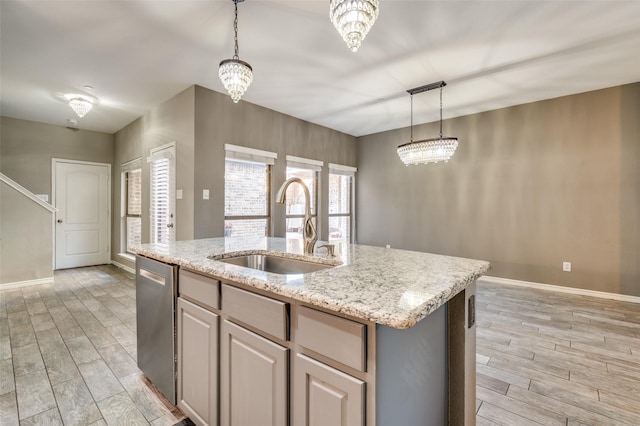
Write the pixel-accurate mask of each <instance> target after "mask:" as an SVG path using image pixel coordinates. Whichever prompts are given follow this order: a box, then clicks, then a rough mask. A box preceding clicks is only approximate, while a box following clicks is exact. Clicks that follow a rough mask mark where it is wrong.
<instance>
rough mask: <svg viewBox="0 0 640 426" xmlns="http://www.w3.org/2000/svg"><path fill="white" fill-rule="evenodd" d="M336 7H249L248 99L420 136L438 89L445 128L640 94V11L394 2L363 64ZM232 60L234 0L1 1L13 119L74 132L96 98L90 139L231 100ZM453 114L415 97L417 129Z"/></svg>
mask: <svg viewBox="0 0 640 426" xmlns="http://www.w3.org/2000/svg"><path fill="white" fill-rule="evenodd" d="M328 3H329V2H328V0H322V1H307V0H292V1H284V0H246V1H244V2H243V3H240V4H239V42H240V58H241V59H243V60H245V61H247V62H248V63H250V64H251V66H252V67H253V70H254V81H253V83H252V85H251V87H249V90H248V91H247V93H246V94H245V96H244V97H243V100H246V101H247V102H251V103H254V104H257V105H261V106H263V107H266V108H270V109H273V110H276V111H279V112H282V113H285V114H289V115H292V116H294V117H297V118H300V119H303V120H307V121H310V122H313V123H317V124H320V125H323V126H327V127H330V128H333V129H336V130H339V131H342V132H345V133H348V134H351V135H354V136H361V135H367V134H371V133H376V132H380V131H384V130H389V129H395V128H400V127H407V126H408V125H409V123H410V98H409V95H408V94H407V93H406V90H407V89H410V88H414V87H417V86H422V85H425V84H428V83H432V82H436V81H439V80H445V81H446V82H447V83H448V85H447V87H446V88H445V89H444V117H445V118H449V117H455V116H462V115H467V114H472V113H476V112H481V111H487V110H492V109H497V108H503V107H507V106H510V105H517V104H523V103H527V102H533V101H538V100H542V99H549V98H554V97H558V96H564V95H569V94H574V93H579V92H585V91H589V90H594V89H600V88H605V87H611V86H616V85H620V84H625V83H633V82H637V81H640V1H637V0H633V1H604V0H603V1H427V0H422V1H402V0H381V1H380V15H379V17H378V20H377V22H376V23H375V25H374V26H373V28H372V30H371V32H370V33H369V35H368V36H367V37H366V39H365V40H364V42H363V44H362V47H361V48H360V49H359V50H358V52H356V53H353V52H351V51H350V50H349V49H348V48H347V46H346V44H345V43H344V42H343V41H342V39H341V37H340V36H339V35H338V33H337V32H336V30H335V29H334V28H333V25H332V24H331V22H330V21H329V17H328V8H329V5H328ZM231 56H233V2H232V1H231V0H216V1H213V0H208V1H204V0H199V1H189V0H174V1H171V0H163V1H159V0H144V1H143V0H119V1H116V0H112V1H97V0H83V1H80V0H77V1H56V0H48V1H42V0H41V1H11V0H2V1H0V101H1V102H0V114H1V115H3V116H7V117H13V118H19V119H25V120H33V121H39V122H44V123H50V124H56V125H62V126H66V125H69V123H68V121H67V120H68V119H71V118H77V117H75V114H74V113H73V111H72V110H71V109H70V108H69V106H67V105H66V103H65V101H64V99H63V98H62V95H63V94H65V93H85V94H91V95H93V96H96V97H97V98H99V100H100V103H99V105H97V106H96V107H95V108H94V110H92V111H91V112H89V114H87V116H86V117H84V118H83V119H80V120H79V124H78V127H80V128H81V129H87V130H95V131H101V132H108V133H114V132H116V131H118V130H120V129H121V128H123V127H124V126H126V125H127V124H128V123H130V122H131V121H133V120H135V119H136V118H138V117H140V116H142V115H144V114H145V113H147V112H148V111H150V110H151V108H153V107H154V106H156V105H158V104H160V103H162V102H163V101H165V100H167V99H169V98H171V97H173V96H174V95H175V94H177V93H179V92H180V91H182V90H184V89H186V88H187V87H189V86H191V85H193V84H197V85H200V86H204V87H207V88H209V89H212V90H215V91H219V92H223V93H224V92H225V91H224V88H223V86H222V83H221V82H220V80H219V79H218V75H217V69H218V63H219V62H220V61H221V60H222V59H227V58H230V57H231ZM85 85H90V86H93V88H94V89H93V90H91V91H88V90H86V89H84V87H83V86H85ZM234 106H235V105H234V104H233V103H232V101H231V100H230V99H229V107H230V108H233V107H234ZM438 107H439V97H438V95H437V92H435V91H432V92H426V93H422V94H419V95H415V96H414V123H416V124H417V123H424V122H431V121H435V120H437V119H438ZM446 130H447V129H446V127H445V131H446ZM452 133H454V132H452Z"/></svg>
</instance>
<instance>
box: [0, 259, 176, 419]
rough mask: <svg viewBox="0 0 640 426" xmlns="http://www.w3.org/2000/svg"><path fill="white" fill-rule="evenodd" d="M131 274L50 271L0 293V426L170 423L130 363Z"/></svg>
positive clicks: (160, 400)
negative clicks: (49, 278)
mask: <svg viewBox="0 0 640 426" xmlns="http://www.w3.org/2000/svg"><path fill="white" fill-rule="evenodd" d="M135 295H136V292H135V276H134V275H132V274H130V273H128V272H124V271H122V270H120V269H118V268H115V267H112V266H98V267H89V268H78V269H68V270H63V271H56V273H55V277H54V283H53V284H44V285H37V286H29V287H22V288H18V289H9V290H0V425H2V426H9V425H62V424H64V425H106V424H108V425H150V424H151V425H158V426H161V425H173V424H176V423H177V422H179V421H180V420H182V419H183V418H184V414H182V412H180V411H179V410H178V409H176V408H175V407H173V406H172V405H171V404H170V403H169V402H168V401H167V400H166V399H165V398H164V397H162V396H161V395H160V394H159V393H157V391H154V388H153V386H151V385H150V383H149V382H148V380H147V379H146V378H145V377H144V375H143V374H142V373H141V372H140V370H139V369H138V367H137V363H136V361H135V360H136V316H135V309H136V303H135Z"/></svg>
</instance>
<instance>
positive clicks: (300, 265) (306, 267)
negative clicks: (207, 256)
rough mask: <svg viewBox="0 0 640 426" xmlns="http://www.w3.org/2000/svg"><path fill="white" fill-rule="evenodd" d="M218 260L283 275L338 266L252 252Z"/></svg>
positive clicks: (305, 272) (306, 272)
mask: <svg viewBox="0 0 640 426" xmlns="http://www.w3.org/2000/svg"><path fill="white" fill-rule="evenodd" d="M217 260H219V261H220V262H224V263H229V264H232V265H238V266H244V267H245V268H251V269H257V270H259V271H265V272H272V273H275V274H283V275H289V274H308V273H310V272H315V271H320V270H322V269H329V268H333V267H335V266H337V265H328V264H325V263H317V262H307V261H304V260H298V259H289V258H287V257H280V256H270V255H268V254H250V255H246V256H234V257H227V258H224V259H217Z"/></svg>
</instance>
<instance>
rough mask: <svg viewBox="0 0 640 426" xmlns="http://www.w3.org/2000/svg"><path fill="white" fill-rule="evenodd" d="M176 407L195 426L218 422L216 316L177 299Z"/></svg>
mask: <svg viewBox="0 0 640 426" xmlns="http://www.w3.org/2000/svg"><path fill="white" fill-rule="evenodd" d="M177 316H178V331H177V334H178V336H177V337H178V407H180V408H181V409H182V410H183V411H184V412H185V414H187V415H188V416H189V418H191V420H193V422H194V423H196V424H198V425H217V423H218V315H216V314H214V313H213V312H209V311H207V310H205V309H203V308H201V307H199V306H196V305H194V304H193V303H190V302H188V301H186V300H184V299H182V298H178V315H177Z"/></svg>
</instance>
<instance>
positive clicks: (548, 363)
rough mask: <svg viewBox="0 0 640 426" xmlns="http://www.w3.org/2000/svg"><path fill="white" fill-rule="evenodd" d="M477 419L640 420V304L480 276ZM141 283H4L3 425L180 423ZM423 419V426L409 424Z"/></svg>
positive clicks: (93, 279)
mask: <svg viewBox="0 0 640 426" xmlns="http://www.w3.org/2000/svg"><path fill="white" fill-rule="evenodd" d="M477 316H478V326H477V333H478V339H477V357H476V360H477V384H478V386H477V401H476V402H477V404H476V405H477V408H478V410H477V424H478V425H479V426H482V425H508V426H511V425H634V426H637V425H640V305H638V304H633V303H624V302H616V301H610V300H604V299H596V298H590V297H581V296H575V295H567V294H561V293H554V292H549V291H541V290H532V289H525V288H521V287H511V286H505V285H498V284H490V283H484V282H483V283H479V285H478V296H477ZM135 322H136V321H135V279H134V276H133V275H132V274H129V273H127V272H124V271H122V270H120V269H117V268H115V267H112V266H99V267H90V268H78V269H70V270H64V271H57V272H56V274H55V280H54V283H53V284H45V285H38V286H30V287H23V288H19V289H10V290H2V289H0V425H3V426H5V425H31V424H33V425H40V424H51V425H56V424H65V425H89V424H95V425H105V424H109V425H121V424H129V425H149V424H152V425H173V424H174V423H176V422H178V421H180V420H182V419H183V418H184V416H183V414H182V413H181V412H180V411H179V410H177V409H176V408H175V407H173V406H171V404H169V403H168V402H167V401H166V400H165V399H164V398H162V397H161V396H160V395H158V394H157V393H156V392H154V390H153V387H152V386H150V385H149V383H148V381H147V380H146V379H145V378H144V376H143V375H142V373H141V372H140V371H139V370H138V368H137V365H136V362H135V359H136V341H135V327H136V324H135ZM398 426H419V425H398Z"/></svg>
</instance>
